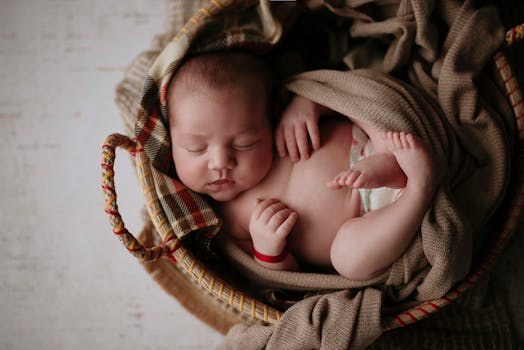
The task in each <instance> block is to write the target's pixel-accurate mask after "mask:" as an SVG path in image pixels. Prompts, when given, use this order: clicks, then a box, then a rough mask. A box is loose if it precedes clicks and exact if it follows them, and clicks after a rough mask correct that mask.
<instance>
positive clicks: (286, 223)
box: [275, 210, 298, 237]
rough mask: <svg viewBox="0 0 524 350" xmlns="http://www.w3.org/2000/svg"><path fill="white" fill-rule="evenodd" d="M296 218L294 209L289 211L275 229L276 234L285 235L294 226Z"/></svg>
mask: <svg viewBox="0 0 524 350" xmlns="http://www.w3.org/2000/svg"><path fill="white" fill-rule="evenodd" d="M297 219H298V214H297V213H296V212H294V211H291V210H290V212H289V214H288V215H287V216H285V219H284V220H283V221H282V223H281V224H280V225H279V226H278V228H277V230H276V231H275V233H276V235H277V236H282V237H287V235H289V233H290V232H291V230H292V229H293V226H295V224H296V222H297Z"/></svg>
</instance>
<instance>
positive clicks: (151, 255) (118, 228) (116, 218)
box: [102, 133, 179, 262]
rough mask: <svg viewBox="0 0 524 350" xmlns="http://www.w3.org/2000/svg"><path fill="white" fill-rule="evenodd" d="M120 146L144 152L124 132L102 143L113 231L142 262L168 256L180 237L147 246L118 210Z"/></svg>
mask: <svg viewBox="0 0 524 350" xmlns="http://www.w3.org/2000/svg"><path fill="white" fill-rule="evenodd" d="M118 147H121V148H124V149H126V150H127V151H128V152H129V153H130V154H131V155H132V156H135V155H136V154H137V153H138V152H142V151H143V148H142V146H141V145H140V144H139V143H138V142H136V141H134V140H132V139H131V138H129V137H127V136H125V135H122V134H118V133H115V134H111V135H109V136H108V137H107V138H106V140H105V142H104V144H103V145H102V191H103V192H104V200H105V212H106V213H107V215H108V216H109V223H110V224H111V226H112V227H113V233H114V234H115V235H117V236H118V238H119V239H120V241H121V242H122V243H123V244H124V246H125V247H126V248H127V250H129V252H131V254H133V255H134V256H135V257H136V258H138V259H139V260H140V261H142V262H149V261H154V260H157V259H159V258H161V257H163V256H168V255H169V254H171V253H172V251H174V250H175V249H176V245H177V244H178V243H179V242H178V239H177V238H176V237H175V236H173V237H167V239H165V240H164V242H163V243H161V244H160V245H158V246H154V247H152V248H146V247H145V246H144V245H142V244H141V243H140V242H138V240H137V239H136V238H135V236H133V235H132V234H131V233H130V232H129V231H128V230H127V228H126V227H125V224H124V221H123V220H122V216H121V215H120V212H119V211H118V205H117V201H116V199H117V196H116V190H115V181H114V178H115V171H114V163H115V155H116V149H117V148H118Z"/></svg>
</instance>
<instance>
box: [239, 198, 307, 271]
mask: <svg viewBox="0 0 524 350" xmlns="http://www.w3.org/2000/svg"><path fill="white" fill-rule="evenodd" d="M297 218H298V216H297V213H295V212H294V211H292V210H291V209H290V208H288V207H287V206H286V205H285V204H284V203H282V202H280V201H279V200H277V199H264V200H261V199H258V200H257V203H256V206H255V210H254V211H253V213H252V214H251V219H250V222H249V233H250V234H251V238H252V241H253V256H254V258H255V261H256V262H257V263H259V264H260V265H262V266H264V267H266V268H268V269H272V270H298V269H299V266H298V263H297V261H296V260H295V258H294V256H293V255H292V254H291V253H290V252H289V251H288V248H287V246H286V238H287V236H288V235H289V234H290V233H291V230H292V229H293V226H294V225H295V223H296V221H297Z"/></svg>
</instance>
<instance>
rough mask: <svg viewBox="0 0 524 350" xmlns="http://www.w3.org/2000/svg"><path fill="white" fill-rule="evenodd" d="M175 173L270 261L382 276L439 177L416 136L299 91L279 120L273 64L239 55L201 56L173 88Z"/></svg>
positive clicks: (273, 265) (281, 266)
mask: <svg viewBox="0 0 524 350" xmlns="http://www.w3.org/2000/svg"><path fill="white" fill-rule="evenodd" d="M167 98H168V114H169V124H170V125H169V130H170V135H171V140H172V156H173V160H174V163H175V168H176V172H177V175H178V177H179V179H180V181H181V182H182V183H184V184H185V185H186V186H187V187H188V188H189V189H191V190H193V191H195V192H198V193H201V194H204V195H207V196H209V197H210V198H211V199H212V200H213V206H214V208H215V209H216V210H217V212H218V213H219V214H220V215H221V216H222V218H223V219H224V230H225V232H227V233H228V234H230V235H231V236H232V238H233V239H234V240H235V241H236V242H237V243H238V244H239V246H240V247H241V248H242V249H244V250H245V251H246V252H248V253H249V254H251V255H252V256H253V257H254V259H255V260H256V261H257V263H259V264H261V265H262V266H264V267H267V268H269V269H277V270H299V269H300V268H301V266H306V265H309V266H316V267H328V268H329V267H332V268H334V269H335V270H336V271H337V272H338V273H340V274H341V275H343V276H345V277H347V278H349V279H353V280H365V279H369V278H373V277H375V276H377V275H379V274H381V273H382V272H383V271H384V270H385V269H387V268H388V267H389V266H390V265H391V264H392V263H393V262H394V261H395V260H396V259H397V258H398V257H399V256H400V255H401V254H402V252H403V251H404V250H405V249H406V248H407V247H408V245H409V244H410V242H411V240H412V239H413V237H414V236H415V234H416V232H417V231H418V229H419V226H420V223H421V221H422V218H423V216H424V214H425V212H426V210H427V208H428V206H429V204H430V201H431V199H432V197H433V193H434V191H435V188H436V186H437V184H438V180H439V179H438V176H437V175H435V173H436V170H437V169H436V166H435V161H434V156H433V155H432V153H431V151H430V149H429V148H428V147H427V145H426V144H425V143H424V142H423V141H422V140H420V139H419V138H418V137H417V136H415V135H413V134H409V133H404V132H396V131H378V130H375V129H373V128H370V127H369V126H368V125H365V124H363V123H356V122H352V121H351V116H340V115H338V116H337V115H336V113H334V112H332V111H330V110H329V109H328V108H326V107H324V106H320V105H318V104H316V103H314V102H312V101H310V100H307V99H305V98H303V97H301V96H298V95H297V96H295V97H294V98H293V99H292V101H291V102H290V103H289V105H288V106H287V108H286V109H285V110H284V112H283V114H282V117H281V118H280V120H279V123H278V126H277V127H276V128H274V127H273V124H274V122H275V121H274V116H273V114H274V110H275V109H274V108H273V106H274V104H273V101H272V82H271V72H270V70H269V68H268V67H267V66H266V64H265V62H264V61H263V60H261V59H259V58H256V57H254V56H252V55H248V54H245V53H241V52H227V53H226V52H224V53H212V54H202V55H198V56H195V57H193V58H190V59H188V60H187V62H185V63H184V64H183V65H182V66H181V67H180V68H179V69H178V71H177V72H176V73H175V75H174V77H173V78H172V80H171V82H170V85H169V89H168V96H167Z"/></svg>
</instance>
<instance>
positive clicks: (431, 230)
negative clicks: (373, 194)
mask: <svg viewBox="0 0 524 350" xmlns="http://www.w3.org/2000/svg"><path fill="white" fill-rule="evenodd" d="M231 3H233V2H232V1H220V2H219V1H215V2H211V3H210V4H209V5H208V6H207V7H206V8H205V9H202V10H200V11H199V12H198V13H197V14H196V15H195V16H194V17H193V18H192V20H191V21H189V22H188V23H187V24H186V26H184V28H183V29H182V30H181V31H180V32H179V33H178V34H177V36H176V37H175V38H174V40H172V41H171V42H169V43H168V44H167V46H166V47H165V49H164V50H163V51H162V53H161V54H160V55H159V57H158V58H157V59H156V61H155V62H154V64H153V65H152V66H151V68H150V70H149V73H148V76H147V77H146V83H145V88H144V93H143V97H142V100H141V102H140V106H139V111H138V115H137V119H136V125H135V134H136V137H137V139H138V141H139V142H140V143H141V144H142V145H143V146H144V150H145V152H146V154H147V155H148V157H149V159H150V160H151V162H152V164H153V167H154V171H153V176H154V180H155V190H156V192H157V194H158V197H159V200H160V203H161V205H162V208H163V210H164V212H165V214H166V216H167V217H168V219H169V221H170V224H171V225H172V227H173V229H174V231H175V232H176V234H177V235H178V236H179V237H180V238H183V237H185V236H186V235H188V234H190V233H191V232H194V231H199V232H206V235H207V236H208V237H209V238H212V237H213V236H215V235H216V234H217V233H218V232H219V230H220V226H221V220H220V218H219V217H218V216H217V215H215V213H214V211H213V209H212V208H211V207H210V206H209V205H208V204H207V203H206V201H205V199H204V198H202V197H201V196H199V195H198V194H195V193H192V192H191V191H189V190H188V189H187V188H185V187H184V186H183V185H182V184H181V183H180V182H178V181H177V180H176V174H175V173H174V164H173V163H172V160H171V151H170V139H169V133H168V125H167V110H166V97H165V96H166V90H167V85H168V83H169V80H170V78H171V76H172V75H173V74H174V72H176V68H177V67H178V65H179V64H180V62H181V61H182V60H183V58H184V57H185V55H187V54H188V53H189V52H191V53H198V52H206V51H212V50H218V49H227V48H236V47H240V48H247V49H250V50H252V51H254V52H256V53H267V52H269V51H271V50H272V49H273V47H274V46H275V45H276V44H277V43H278V42H279V41H280V40H281V37H282V35H284V34H285V32H284V28H283V27H284V26H285V25H284V24H286V25H287V23H288V22H287V18H288V16H289V14H290V13H291V11H289V10H290V9H292V10H294V9H293V5H291V6H290V5H289V4H285V5H284V4H273V3H271V4H270V3H269V1H264V0H262V1H260V2H258V1H236V2H234V6H229V5H231ZM361 4H362V1H355V6H352V1H346V2H344V7H340V2H335V1H327V0H326V1H309V2H304V3H300V4H299V5H297V6H303V5H308V6H310V7H319V8H320V7H322V8H325V9H328V10H330V11H331V12H332V13H334V14H337V15H339V16H345V17H347V18H349V19H351V21H352V22H351V26H350V34H351V36H352V37H356V38H368V37H373V38H379V39H380V40H382V41H385V42H387V50H386V52H385V54H384V55H383V56H382V57H381V61H380V62H379V67H380V70H381V71H376V70H367V69H362V70H356V71H350V72H347V71H335V70H316V71H311V72H304V73H301V74H298V75H296V76H294V77H293V78H292V79H291V80H290V81H289V83H288V84H287V88H288V89H289V90H290V91H292V92H294V93H296V94H300V95H303V96H306V97H308V98H310V99H312V100H315V101H316V102H318V103H320V104H323V105H326V106H328V107H330V108H332V109H334V110H336V111H338V112H340V113H342V114H344V115H347V116H351V118H361V120H362V121H365V122H367V123H369V124H371V125H373V126H375V127H376V128H377V129H381V130H386V129H388V130H404V131H409V132H413V133H415V134H417V135H418V136H420V137H421V138H423V139H424V140H426V141H427V142H428V143H429V144H430V145H431V147H432V149H433V150H434V152H435V153H436V154H437V156H438V157H439V158H440V159H441V160H442V161H443V164H445V167H446V168H447V169H446V170H447V172H446V174H447V175H446V177H445V180H444V182H443V184H442V185H441V187H440V188H439V189H438V191H437V193H436V195H435V198H434V202H433V204H432V205H431V207H430V209H429V210H428V212H427V213H426V216H425V218H424V220H423V223H422V226H421V231H420V235H418V236H417V237H416V239H415V240H414V241H413V243H412V244H411V246H410V247H409V249H408V250H407V251H406V252H405V253H404V255H403V256H402V257H401V258H400V259H399V260H398V261H397V262H396V263H395V264H393V266H392V267H391V268H390V269H389V270H388V271H387V272H385V273H384V274H383V275H382V276H380V277H378V278H376V279H374V280H373V281H368V282H367V283H355V282H353V281H348V280H345V279H343V278H342V277H340V276H334V275H328V276H324V275H321V274H311V273H294V272H293V273H292V272H286V271H278V272H275V271H266V270H264V269H261V268H260V267H258V266H256V264H255V263H254V262H253V260H252V259H251V258H250V257H247V256H245V255H244V256H243V255H242V254H241V253H239V252H238V251H237V250H235V248H234V247H232V246H231V245H230V244H228V243H226V244H225V245H226V248H225V251H226V252H231V255H232V256H233V260H234V261H235V264H237V265H238V267H239V269H240V270H241V271H244V272H246V273H247V274H249V275H250V276H252V277H253V278H256V279H257V280H259V281H266V282H267V284H268V285H269V286H272V287H278V288H285V289H292V290H310V291H316V292H319V293H318V294H317V295H314V296H312V297H309V298H307V299H305V300H303V301H300V302H298V303H296V304H295V305H294V306H292V307H291V308H290V309H289V310H288V311H286V312H285V313H284V315H283V317H282V319H281V321H280V322H279V323H277V324H275V325H251V326H248V325H239V326H237V327H233V329H232V330H231V331H230V333H229V334H228V336H227V337H226V338H225V340H224V343H223V344H222V347H223V348H227V349H234V348H238V349H261V348H268V349H280V348H286V349H303V348H325V349H342V348H349V347H350V348H354V349H359V348H364V347H366V346H368V345H369V344H371V343H372V342H373V341H374V340H375V339H377V338H378V337H379V336H380V334H381V333H382V331H383V330H382V326H381V317H382V312H383V308H384V307H385V306H387V304H388V303H399V304H402V303H406V305H407V303H412V302H413V301H414V300H428V299H432V298H437V297H440V296H442V295H444V294H445V293H446V292H447V291H448V290H449V289H450V288H451V287H452V286H453V285H454V284H455V283H456V282H457V281H459V280H460V279H461V278H463V277H464V276H465V274H466V273H467V272H468V271H469V269H470V264H471V261H472V254H473V248H474V246H475V241H476V240H478V239H480V237H478V236H477V233H478V232H479V230H480V229H481V228H482V227H483V225H484V224H485V223H486V222H487V220H488V219H489V217H490V216H491V215H492V214H493V213H494V211H495V209H496V208H497V206H498V204H499V203H500V201H501V200H502V198H503V196H504V193H505V189H506V186H507V181H508V176H509V170H510V169H509V159H510V158H511V156H510V155H511V151H512V145H511V144H510V143H509V141H508V140H511V139H512V137H513V135H514V126H513V124H512V123H511V110H510V108H509V106H508V105H507V102H506V100H505V97H504V94H503V92H502V90H501V88H500V87H499V85H497V83H496V82H494V81H493V80H492V79H491V78H490V75H489V74H488V73H489V72H488V71H487V70H486V69H484V67H485V66H486V63H487V62H488V61H489V59H490V58H491V57H492V55H493V54H494V52H495V50H496V49H497V48H498V47H499V46H500V44H501V42H502V38H503V28H502V26H501V24H500V23H499V21H498V16H497V14H496V10H495V9H494V8H490V7H487V8H481V9H477V8H476V7H475V6H474V5H473V1H466V2H464V3H462V2H458V1H452V0H450V1H436V2H426V1H415V0H412V1H409V0H401V1H399V2H398V3H395V4H392V2H391V1H379V0H376V1H368V2H367V4H366V5H367V6H362V8H360V6H361ZM370 4H371V5H373V6H371V7H370V6H369V5H370ZM370 8H371V10H369V9H370ZM370 11H371V12H370ZM376 18H378V19H379V20H377V19H376ZM437 18H438V20H436V19H437ZM430 19H431V20H430ZM443 29H445V30H443ZM362 68H365V65H364V66H363V67H362ZM398 72H402V76H404V77H406V78H405V79H404V81H402V80H399V79H397V78H393V77H392V76H391V75H389V74H387V73H393V74H395V73H398ZM197 234H198V233H197ZM325 290H331V291H330V292H325ZM333 290H334V291H333Z"/></svg>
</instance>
